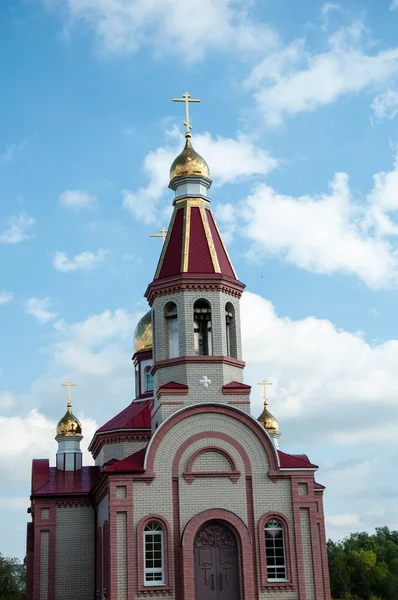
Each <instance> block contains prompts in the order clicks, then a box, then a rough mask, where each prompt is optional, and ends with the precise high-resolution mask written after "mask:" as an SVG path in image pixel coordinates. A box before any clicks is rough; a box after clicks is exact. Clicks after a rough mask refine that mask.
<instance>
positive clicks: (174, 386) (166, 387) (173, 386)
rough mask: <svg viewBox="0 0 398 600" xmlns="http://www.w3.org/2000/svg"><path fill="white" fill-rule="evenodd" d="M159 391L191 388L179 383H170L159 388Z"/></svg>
mask: <svg viewBox="0 0 398 600" xmlns="http://www.w3.org/2000/svg"><path fill="white" fill-rule="evenodd" d="M158 390H189V387H188V386H187V385H185V383H177V382H176V381H169V383H164V384H163V385H161V386H159V388H158Z"/></svg>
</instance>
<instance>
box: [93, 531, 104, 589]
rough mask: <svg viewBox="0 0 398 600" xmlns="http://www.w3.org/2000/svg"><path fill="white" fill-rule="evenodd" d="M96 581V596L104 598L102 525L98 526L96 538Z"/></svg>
mask: <svg viewBox="0 0 398 600" xmlns="http://www.w3.org/2000/svg"><path fill="white" fill-rule="evenodd" d="M95 545H96V550H97V556H96V563H95V566H96V569H95V573H96V578H95V579H96V581H95V590H96V598H98V599H100V600H102V577H103V562H102V527H98V528H97V539H96V544H95Z"/></svg>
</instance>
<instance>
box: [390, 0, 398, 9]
mask: <svg viewBox="0 0 398 600" xmlns="http://www.w3.org/2000/svg"><path fill="white" fill-rule="evenodd" d="M396 8H398V0H392V2H391V4H390V10H395V9H396Z"/></svg>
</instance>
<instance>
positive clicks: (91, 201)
mask: <svg viewBox="0 0 398 600" xmlns="http://www.w3.org/2000/svg"><path fill="white" fill-rule="evenodd" d="M58 200H59V203H60V204H61V205H62V206H64V207H65V208H70V209H72V210H75V211H79V210H80V209H82V208H94V207H95V206H96V204H97V199H96V198H95V196H91V195H90V194H88V193H87V192H83V191H82V190H66V191H65V192H62V194H60V196H59V198H58Z"/></svg>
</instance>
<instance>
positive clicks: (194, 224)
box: [154, 198, 237, 281]
mask: <svg viewBox="0 0 398 600" xmlns="http://www.w3.org/2000/svg"><path fill="white" fill-rule="evenodd" d="M196 202H197V201H196ZM188 223H189V227H188V226H185V227H184V224H188ZM185 252H186V253H187V260H185V255H184V253H185ZM217 263H218V264H217ZM183 274H184V275H191V276H198V275H199V276H200V275H202V276H207V277H208V276H214V275H218V276H221V277H228V278H229V279H233V280H235V281H237V278H236V274H235V272H234V269H233V267H232V264H231V262H230V260H229V258H228V255H227V251H226V249H225V247H224V244H223V242H222V239H221V236H220V234H219V231H218V229H217V226H216V224H215V221H214V218H213V215H212V214H211V211H210V210H208V209H205V210H204V209H203V208H199V207H198V206H191V204H190V199H189V198H187V200H186V203H184V204H182V205H178V208H176V209H175V212H174V215H173V217H172V220H171V223H170V226H169V233H168V235H167V239H166V243H165V244H164V246H163V250H162V254H161V256H160V260H159V264H158V268H157V270H156V275H155V279H154V281H157V280H162V279H168V278H170V277H173V276H177V275H183Z"/></svg>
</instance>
